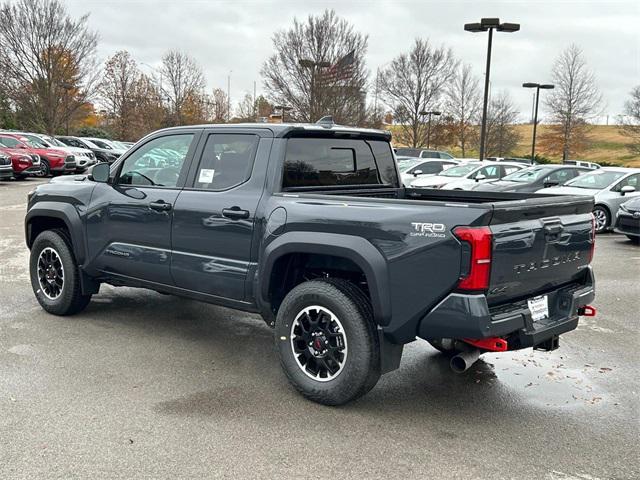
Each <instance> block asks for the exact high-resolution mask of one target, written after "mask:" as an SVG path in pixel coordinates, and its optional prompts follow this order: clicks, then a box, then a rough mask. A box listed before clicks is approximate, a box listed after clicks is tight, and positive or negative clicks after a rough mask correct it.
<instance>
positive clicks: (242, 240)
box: [171, 128, 272, 300]
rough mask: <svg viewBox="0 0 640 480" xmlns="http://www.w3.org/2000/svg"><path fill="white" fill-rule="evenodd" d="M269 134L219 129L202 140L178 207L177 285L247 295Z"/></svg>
mask: <svg viewBox="0 0 640 480" xmlns="http://www.w3.org/2000/svg"><path fill="white" fill-rule="evenodd" d="M270 136H271V133H270V132H269V131H268V130H266V129H265V130H260V129H251V130H243V129H229V128H224V129H213V130H210V131H207V132H206V133H205V134H204V135H203V137H202V140H201V142H200V146H199V147H198V151H197V153H196V156H195V160H194V162H193V167H192V168H191V171H190V172H189V177H188V180H187V186H186V187H185V189H184V191H183V192H182V193H181V195H180V197H179V198H178V201H177V202H176V205H175V208H174V220H173V227H172V231H173V234H172V235H173V239H172V249H173V255H172V261H171V273H172V276H173V278H174V280H175V283H176V286H178V287H180V288H184V289H187V290H190V291H195V292H199V293H204V294H208V295H215V296H217V297H223V298H228V299H233V300H243V298H244V297H245V280H246V279H247V275H248V272H249V270H250V268H251V266H252V265H255V262H254V263H252V262H251V243H252V239H253V230H254V221H255V214H256V208H257V206H258V202H259V201H260V197H261V195H262V191H263V187H264V171H263V169H264V170H266V166H263V169H257V171H258V173H257V174H256V175H252V171H253V168H254V164H255V161H256V158H259V159H260V160H264V159H268V154H269V149H270V148H271V142H272V139H271V138H270Z"/></svg>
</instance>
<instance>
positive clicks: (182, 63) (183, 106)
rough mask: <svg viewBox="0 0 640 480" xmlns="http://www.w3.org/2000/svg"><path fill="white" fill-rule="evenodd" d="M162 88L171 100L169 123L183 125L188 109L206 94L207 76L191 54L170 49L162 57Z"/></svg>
mask: <svg viewBox="0 0 640 480" xmlns="http://www.w3.org/2000/svg"><path fill="white" fill-rule="evenodd" d="M160 75H161V89H162V92H163V94H164V95H165V96H166V98H167V99H168V101H169V114H170V117H169V119H168V123H169V124H170V125H182V124H183V123H184V121H185V116H186V110H187V109H189V108H192V107H193V106H194V105H195V104H196V103H198V101H199V100H202V97H203V95H204V87H205V78H204V73H203V72H202V68H201V67H200V65H198V63H197V62H196V61H195V60H194V59H193V58H192V57H191V56H189V55H187V54H186V53H183V52H179V51H177V50H170V51H168V52H167V53H165V54H164V56H163V57H162V67H161V70H160Z"/></svg>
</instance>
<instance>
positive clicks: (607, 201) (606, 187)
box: [544, 167, 640, 233]
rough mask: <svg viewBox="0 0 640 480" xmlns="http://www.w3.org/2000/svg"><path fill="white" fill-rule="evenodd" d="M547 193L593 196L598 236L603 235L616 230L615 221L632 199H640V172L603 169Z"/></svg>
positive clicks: (550, 189) (617, 168)
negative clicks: (614, 227)
mask: <svg viewBox="0 0 640 480" xmlns="http://www.w3.org/2000/svg"><path fill="white" fill-rule="evenodd" d="M544 193H549V194H553V195H590V196H592V197H593V198H594V208H593V215H594V217H595V220H596V232H598V233H602V232H604V231H606V230H609V229H610V228H612V227H613V223H612V220H614V215H615V214H616V212H617V211H618V208H620V205H622V204H623V203H624V202H625V201H627V200H628V199H629V197H635V196H638V195H640V168H623V167H602V168H599V169H597V170H593V171H591V172H589V173H586V174H585V175H581V176H580V177H578V178H576V179H574V180H571V181H569V182H567V183H566V184H565V185H564V186H561V187H553V188H549V189H548V190H545V191H544Z"/></svg>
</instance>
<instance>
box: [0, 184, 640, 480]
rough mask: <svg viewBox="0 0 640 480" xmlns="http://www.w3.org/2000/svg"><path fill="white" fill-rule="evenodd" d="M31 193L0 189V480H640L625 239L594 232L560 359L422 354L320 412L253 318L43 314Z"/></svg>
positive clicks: (635, 323)
mask: <svg viewBox="0 0 640 480" xmlns="http://www.w3.org/2000/svg"><path fill="white" fill-rule="evenodd" d="M42 181H43V180H36V179H29V180H26V181H22V182H14V181H11V182H0V479H34V478H64V479H74V478H91V479H102V478H105V479H107V478H108V479H135V478H167V479H182V478H185V479H187V478H188V479H191V478H193V479H199V478H251V479H256V478H314V479H325V478H327V479H329V478H359V479H373V478H385V479H388V478H434V479H435V478H443V479H444V478H446V479H458V478H461V479H467V478H482V479H485V478H486V479H502V478H505V479H511V478H513V479H521V478H523V479H552V480H555V479H562V480H568V479H582V480H593V479H633V478H640V447H639V446H638V443H639V438H640V435H639V433H640V400H639V398H640V397H639V395H638V393H639V389H640V385H639V375H638V365H639V363H640V362H639V360H640V355H639V353H638V348H639V346H640V342H639V340H640V335H639V333H638V329H639V323H640V322H639V319H640V315H638V310H639V307H640V248H639V247H636V246H634V245H633V244H632V243H631V242H629V241H628V240H627V239H626V237H624V236H621V235H615V234H605V235H601V236H599V237H598V239H597V246H596V253H595V261H594V266H595V272H596V277H597V298H596V301H595V303H594V305H595V306H596V307H597V309H598V315H597V316H596V317H595V318H586V319H583V320H582V322H581V324H580V326H579V327H578V329H577V330H576V331H574V332H571V333H569V334H566V335H564V336H562V337H561V339H560V349H559V350H556V351H554V352H550V353H547V352H533V351H532V350H525V351H522V352H518V353H504V354H490V355H483V356H482V357H481V360H480V361H479V362H478V363H477V364H476V365H474V367H472V368H471V369H470V370H469V371H468V372H466V373H465V374H462V375H456V374H454V373H453V372H451V371H450V369H449V367H448V362H447V361H446V360H445V359H443V358H442V356H441V355H439V354H438V353H437V352H436V351H435V350H434V349H433V348H431V347H430V346H429V345H428V344H427V343H426V342H423V341H416V342H413V343H412V344H410V345H408V346H407V347H406V348H405V355H404V357H403V361H402V364H401V366H400V369H399V370H397V371H395V372H393V373H390V374H388V375H385V376H383V377H382V379H381V380H380V382H379V383H378V385H377V386H376V387H375V389H374V390H373V391H372V392H370V393H369V394H368V395H366V396H365V397H364V398H362V399H360V400H358V401H356V402H354V403H352V404H349V405H347V406H344V407H339V408H331V407H324V406H320V405H317V404H314V403H311V402H309V401H307V400H305V399H303V398H302V397H300V396H299V395H298V394H297V393H296V392H295V391H294V390H293V389H292V388H291V387H290V386H289V385H288V383H287V381H286V379H285V376H284V374H283V373H282V372H281V370H280V366H279V363H278V360H277V356H276V353H275V349H274V345H273V340H272V332H271V330H270V329H269V328H268V327H267V326H266V325H265V324H264V322H262V321H261V320H260V319H259V318H258V317H257V316H254V315H248V314H243V313H238V312H234V311H232V310H228V309H225V308H221V307H215V306H211V305H206V304H202V303H198V302H196V301H192V300H185V299H180V298H176V297H173V296H168V295H160V294H158V293H155V292H150V291H146V290H140V289H132V288H114V287H110V286H103V287H102V289H101V291H100V294H99V295H96V296H94V299H93V301H92V302H91V304H90V305H89V307H88V308H87V309H86V310H85V311H84V312H82V313H81V314H78V315H76V316H73V317H67V318H61V317H56V316H53V315H49V314H47V313H45V312H44V311H43V310H42V309H41V308H40V307H39V305H38V303H37V302H36V300H35V297H34V296H33V292H32V290H31V285H30V283H29V275H28V268H27V266H28V253H29V252H28V250H27V248H26V246H25V244H24V233H23V231H24V229H23V218H24V214H25V203H26V195H27V192H28V191H29V190H30V189H31V188H33V186H34V185H36V184H37V183H40V182H42ZM425 274H429V273H428V272H425Z"/></svg>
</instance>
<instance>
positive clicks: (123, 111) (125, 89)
mask: <svg viewBox="0 0 640 480" xmlns="http://www.w3.org/2000/svg"><path fill="white" fill-rule="evenodd" d="M140 75H141V73H140V71H139V70H138V66H137V65H136V62H135V60H134V59H133V58H132V57H131V55H130V54H129V52H127V51H126V50H121V51H119V52H116V53H115V55H113V56H112V57H111V58H109V59H108V60H107V61H106V63H105V68H104V75H103V77H102V81H101V82H100V85H99V88H98V93H99V95H100V98H101V100H102V102H103V103H104V106H105V107H106V109H107V114H108V118H109V120H110V122H111V123H112V128H113V130H114V133H115V135H116V136H117V138H120V139H123V140H124V139H129V135H130V134H131V128H132V126H133V124H134V123H135V121H136V118H135V111H136V106H137V105H136V102H137V98H136V95H137V92H136V87H137V83H138V80H139V78H140Z"/></svg>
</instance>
